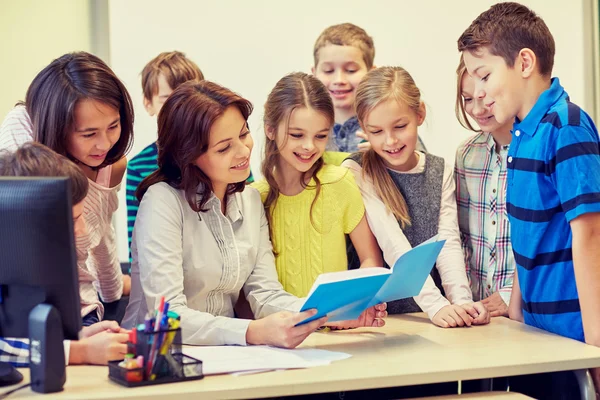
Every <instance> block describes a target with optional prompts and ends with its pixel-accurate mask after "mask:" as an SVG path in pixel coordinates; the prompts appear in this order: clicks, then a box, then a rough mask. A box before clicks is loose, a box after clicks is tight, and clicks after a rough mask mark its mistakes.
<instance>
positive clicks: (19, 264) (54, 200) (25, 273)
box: [0, 177, 81, 340]
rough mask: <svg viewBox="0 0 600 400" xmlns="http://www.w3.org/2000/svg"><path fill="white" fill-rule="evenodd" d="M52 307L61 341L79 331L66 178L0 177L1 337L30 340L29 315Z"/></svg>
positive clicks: (79, 322)
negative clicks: (57, 317)
mask: <svg viewBox="0 0 600 400" xmlns="http://www.w3.org/2000/svg"><path fill="white" fill-rule="evenodd" d="M39 303H46V304H50V305H52V306H54V307H56V309H57V310H58V312H59V313H60V316H61V319H62V325H63V330H64V335H65V339H73V340H74V339H77V337H78V334H79V330H80V329H81V314H80V303H79V284H78V278H77V257H76V253H75V240H74V236H73V216H72V209H71V192H70V182H69V180H68V178H31V177H26V178H18V177H0V337H28V317H29V312H30V311H31V310H32V309H33V308H34V307H35V306H36V305H38V304H39Z"/></svg>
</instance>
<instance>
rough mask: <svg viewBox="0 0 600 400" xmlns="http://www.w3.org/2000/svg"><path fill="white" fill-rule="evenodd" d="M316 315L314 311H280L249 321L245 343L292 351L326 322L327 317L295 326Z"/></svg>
mask: <svg viewBox="0 0 600 400" xmlns="http://www.w3.org/2000/svg"><path fill="white" fill-rule="evenodd" d="M316 313H317V310H315V309H313V310H307V311H303V312H300V313H293V312H288V311H280V312H277V313H274V314H271V315H269V316H267V317H265V318H261V319H257V320H254V321H250V325H248V330H247V331H246V342H247V343H248V344H267V345H270V346H276V347H284V348H287V349H293V348H294V347H296V346H298V345H299V344H300V343H302V342H303V341H304V339H306V337H307V336H308V335H310V334H311V333H313V332H314V331H316V330H317V329H318V328H320V327H321V326H322V325H323V324H325V322H326V321H327V317H323V318H319V319H316V320H314V321H311V322H309V323H306V324H304V325H299V326H296V325H297V324H299V323H300V322H302V321H304V320H305V319H307V318H310V317H312V316H313V315H315V314H316Z"/></svg>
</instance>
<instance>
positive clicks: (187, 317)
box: [123, 81, 387, 347]
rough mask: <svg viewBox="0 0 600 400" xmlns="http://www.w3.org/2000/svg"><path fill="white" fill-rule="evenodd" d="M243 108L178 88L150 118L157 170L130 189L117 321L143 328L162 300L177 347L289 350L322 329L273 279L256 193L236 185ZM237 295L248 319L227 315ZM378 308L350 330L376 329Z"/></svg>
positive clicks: (230, 97) (245, 164) (223, 96)
mask: <svg viewBox="0 0 600 400" xmlns="http://www.w3.org/2000/svg"><path fill="white" fill-rule="evenodd" d="M251 112H252V105H251V104H250V102H248V101H247V100H245V99H243V98H242V97H240V96H238V95H236V94H235V93H233V92H231V91H230V90H228V89H225V88H223V87H221V86H219V85H217V84H215V83H212V82H208V81H203V82H193V81H192V82H186V83H184V84H182V85H181V86H180V87H178V88H177V89H176V90H175V91H174V92H173V93H172V94H171V96H169V98H168V99H167V101H166V103H165V104H164V105H163V108H162V109H161V111H160V113H159V116H158V142H157V144H158V170H157V171H156V172H154V173H153V174H152V175H150V176H148V177H147V178H146V179H144V181H142V183H141V184H140V186H139V188H138V192H137V195H138V198H139V199H140V201H141V203H140V209H139V212H138V216H137V219H136V224H135V228H134V231H133V240H132V246H131V251H132V257H133V263H132V267H131V270H132V281H133V286H132V296H131V299H130V302H129V305H128V307H127V312H126V315H125V319H124V322H123V325H124V326H127V327H131V326H133V325H134V324H137V323H140V322H143V320H144V318H145V317H146V314H147V312H148V310H154V309H156V307H157V306H158V304H159V302H160V299H161V297H163V296H164V298H165V300H166V301H167V302H169V310H171V311H174V312H176V313H178V314H179V315H180V316H181V326H182V334H183V342H184V343H186V344H195V345H227V344H240V345H245V344H268V345H273V346H280V347H295V346H297V345H298V344H300V343H301V342H302V341H303V340H304V339H305V338H306V337H307V336H308V335H309V334H310V333H312V332H313V331H314V330H316V329H317V328H318V327H320V326H321V325H323V324H324V323H325V318H321V319H319V320H315V321H312V322H310V323H307V324H304V325H300V326H296V325H297V324H298V323H300V322H301V321H303V320H305V319H306V318H309V317H311V316H313V315H314V313H315V311H316V310H309V311H305V312H302V313H296V312H294V311H297V310H299V308H300V306H301V304H302V300H301V299H298V298H297V297H294V296H292V295H290V294H289V293H287V292H285V291H284V290H283V288H282V286H281V284H280V283H279V281H278V280H277V274H276V271H275V263H274V259H273V249H272V247H271V242H270V240H269V227H268V224H267V219H266V216H265V213H264V209H263V206H262V203H261V201H260V195H259V193H258V191H256V190H255V189H253V188H246V187H245V183H244V182H245V180H246V179H247V178H248V176H249V174H250V154H251V152H252V147H253V141H252V137H251V135H250V131H249V129H248V124H247V119H248V116H249V115H250V113H251ZM240 290H243V293H244V295H245V296H246V298H247V299H248V303H249V304H250V307H251V309H252V312H253V313H254V316H255V318H257V319H256V320H249V319H239V318H235V315H234V305H235V304H236V302H237V300H238V297H239V293H240ZM386 314H387V313H386V311H385V306H384V305H380V306H377V308H371V309H369V310H368V311H367V312H365V313H363V316H362V317H361V319H360V320H359V321H354V323H355V324H356V325H359V324H360V325H368V326H381V325H383V321H382V320H381V318H383V317H385V315H386Z"/></svg>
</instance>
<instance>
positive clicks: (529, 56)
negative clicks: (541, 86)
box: [515, 48, 537, 78]
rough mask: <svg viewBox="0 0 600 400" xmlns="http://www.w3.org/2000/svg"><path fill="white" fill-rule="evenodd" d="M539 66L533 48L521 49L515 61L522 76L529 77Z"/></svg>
mask: <svg viewBox="0 0 600 400" xmlns="http://www.w3.org/2000/svg"><path fill="white" fill-rule="evenodd" d="M536 67H537V57H536V55H535V53H534V52H533V50H531V49H529V48H524V49H521V51H519V54H518V55H517V60H516V62H515V68H519V71H520V72H521V76H522V77H523V78H529V77H530V76H531V74H533V72H534V71H535V69H536Z"/></svg>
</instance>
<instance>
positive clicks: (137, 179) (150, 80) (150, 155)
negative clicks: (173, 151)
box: [125, 51, 204, 261]
mask: <svg viewBox="0 0 600 400" xmlns="http://www.w3.org/2000/svg"><path fill="white" fill-rule="evenodd" d="M194 79H197V80H203V79H204V75H203V74H202V71H201V70H200V68H198V66H197V65H196V64H195V63H194V62H193V61H192V60H190V59H189V58H187V57H186V56H185V54H184V53H182V52H180V51H170V52H165V53H160V54H159V55H158V56H156V57H155V58H154V59H152V60H151V61H150V62H149V63H148V64H146V66H145V67H144V69H143V70H142V90H143V92H144V108H145V109H146V111H147V112H148V114H150V116H151V117H153V116H155V115H158V112H159V111H160V109H161V108H162V106H163V104H164V103H165V101H166V100H167V98H168V97H169V95H170V94H171V92H172V91H173V90H175V89H176V88H177V87H178V86H179V85H181V84H182V83H184V82H187V81H190V80H194ZM157 156H158V151H157V148H156V142H153V143H151V144H150V145H148V146H147V147H146V148H144V150H142V151H141V152H140V153H139V154H138V155H136V156H135V157H133V158H132V159H131V161H129V163H128V165H127V188H126V195H125V198H126V202H127V239H128V242H129V249H130V250H129V261H131V234H132V233H133V224H134V223H135V217H136V216H137V212H138V208H139V206H140V204H139V202H138V200H137V198H136V197H135V191H136V189H137V187H138V185H139V184H140V183H141V182H142V180H143V179H144V178H146V177H147V176H148V175H150V174H151V173H152V172H154V171H156V169H157V168H158V165H157V162H156V159H157Z"/></svg>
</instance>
